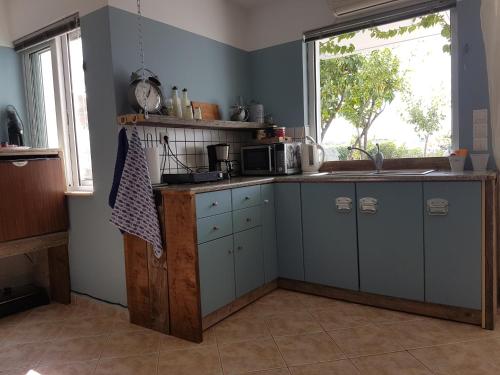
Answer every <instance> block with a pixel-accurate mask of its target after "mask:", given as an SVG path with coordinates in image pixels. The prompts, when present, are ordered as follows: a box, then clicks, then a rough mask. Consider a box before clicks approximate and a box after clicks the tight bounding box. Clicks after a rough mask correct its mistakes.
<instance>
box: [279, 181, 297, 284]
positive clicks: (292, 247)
mask: <svg viewBox="0 0 500 375" xmlns="http://www.w3.org/2000/svg"><path fill="white" fill-rule="evenodd" d="M274 189H275V190H274V193H275V194H274V199H275V208H276V236H277V245H278V272H279V276H280V277H283V278H286V279H292V280H301V281H303V280H304V251H303V248H302V209H301V202H300V184H298V183H278V184H276V185H275V186H274Z"/></svg>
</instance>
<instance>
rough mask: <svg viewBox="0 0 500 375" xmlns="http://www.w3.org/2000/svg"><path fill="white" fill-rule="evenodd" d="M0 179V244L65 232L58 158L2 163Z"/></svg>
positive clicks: (62, 187)
mask: <svg viewBox="0 0 500 375" xmlns="http://www.w3.org/2000/svg"><path fill="white" fill-rule="evenodd" d="M0 176H1V177H0V197H1V198H0V220H1V224H0V242H3V241H11V240H17V239H20V238H26V237H33V236H39V235H43V234H47V233H55V232H63V231H66V230H67V229H68V216H67V209H66V197H65V196H64V190H65V188H66V184H65V181H64V174H63V166H62V161H61V159H59V158H52V159H33V160H24V161H23V160H18V161H17V163H15V164H14V163H13V162H11V161H8V160H2V161H0Z"/></svg>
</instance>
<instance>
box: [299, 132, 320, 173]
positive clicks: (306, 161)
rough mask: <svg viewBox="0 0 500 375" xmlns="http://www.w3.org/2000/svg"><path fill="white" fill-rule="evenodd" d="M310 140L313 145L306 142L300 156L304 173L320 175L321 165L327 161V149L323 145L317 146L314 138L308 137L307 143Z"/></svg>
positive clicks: (302, 146)
mask: <svg viewBox="0 0 500 375" xmlns="http://www.w3.org/2000/svg"><path fill="white" fill-rule="evenodd" d="M308 140H309V141H311V142H312V143H305V142H304V143H303V144H302V145H301V148H300V155H301V158H302V173H305V174H311V173H318V171H319V169H320V168H321V165H322V164H323V162H324V161H325V149H324V148H323V147H322V146H321V145H319V144H317V143H316V141H315V140H314V139H313V138H312V137H310V136H306V142H307V141H308ZM320 153H321V157H320Z"/></svg>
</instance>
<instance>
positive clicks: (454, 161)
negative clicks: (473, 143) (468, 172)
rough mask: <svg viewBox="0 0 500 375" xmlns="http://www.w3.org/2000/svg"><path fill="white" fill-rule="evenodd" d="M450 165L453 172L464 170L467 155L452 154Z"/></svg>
mask: <svg viewBox="0 0 500 375" xmlns="http://www.w3.org/2000/svg"><path fill="white" fill-rule="evenodd" d="M448 159H449V160H450V167H451V171H452V172H463V171H464V166H465V156H456V155H453V156H450V157H449V158H448Z"/></svg>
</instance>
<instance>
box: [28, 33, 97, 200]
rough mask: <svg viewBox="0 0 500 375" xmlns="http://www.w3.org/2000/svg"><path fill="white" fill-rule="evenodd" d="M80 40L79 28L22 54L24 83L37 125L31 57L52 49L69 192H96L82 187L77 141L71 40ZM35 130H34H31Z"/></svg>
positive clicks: (31, 116)
mask: <svg viewBox="0 0 500 375" xmlns="http://www.w3.org/2000/svg"><path fill="white" fill-rule="evenodd" d="M75 35H76V36H77V37H81V31H80V28H76V29H73V30H71V31H68V32H66V33H64V34H61V35H58V36H56V37H54V38H52V39H50V40H48V41H45V42H43V43H40V44H37V45H35V46H33V47H30V48H27V49H25V50H23V51H22V52H21V53H22V65H23V73H24V79H25V96H26V103H27V112H28V121H29V123H30V124H34V118H35V113H34V104H33V103H34V101H35V95H34V90H33V87H32V80H33V74H32V71H33V65H32V63H31V59H30V56H31V55H32V54H33V53H38V52H40V51H42V50H47V49H49V50H50V51H51V56H52V74H53V80H54V99H55V103H56V120H57V135H58V143H59V148H60V149H61V150H62V151H63V155H64V168H65V172H66V173H65V174H66V185H67V190H68V191H70V192H93V190H94V187H93V185H94V183H93V181H92V184H91V185H83V184H81V176H80V171H79V157H78V143H77V139H76V128H75V126H76V125H75V118H74V116H75V113H74V106H73V93H72V83H71V82H72V81H71V65H70V64H71V57H70V52H69V41H70V38H71V37H72V36H75ZM30 128H32V126H30Z"/></svg>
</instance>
